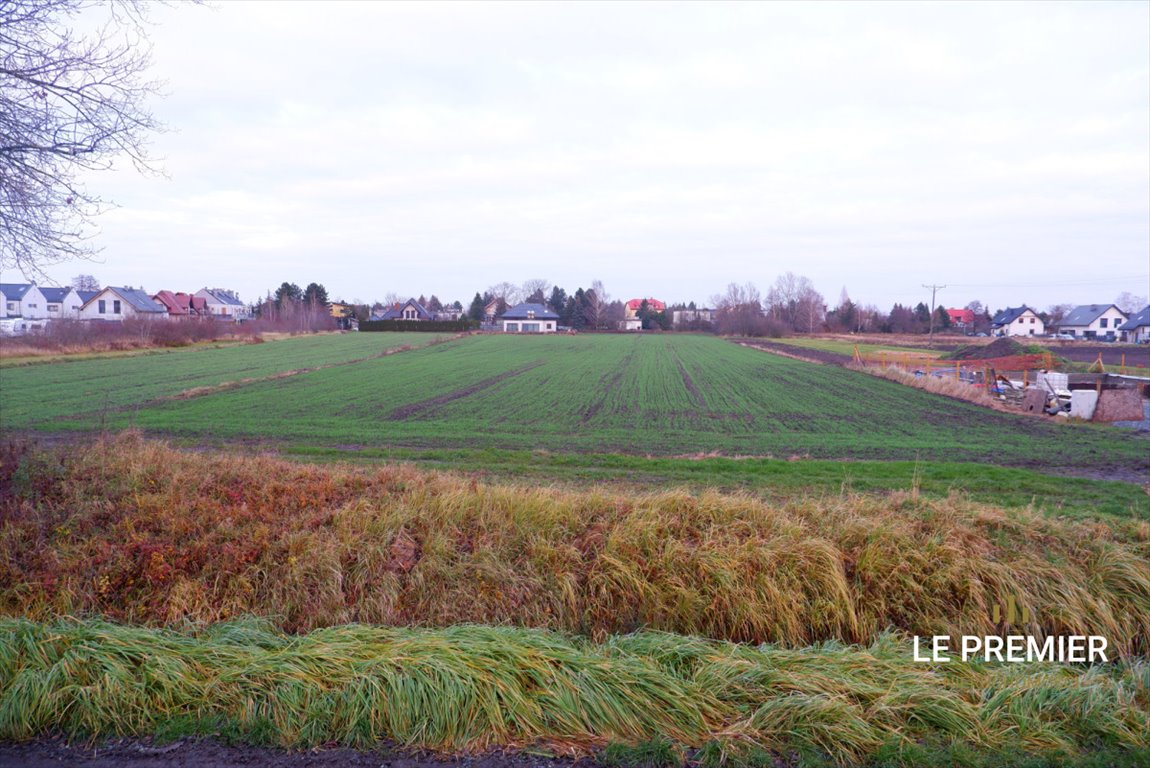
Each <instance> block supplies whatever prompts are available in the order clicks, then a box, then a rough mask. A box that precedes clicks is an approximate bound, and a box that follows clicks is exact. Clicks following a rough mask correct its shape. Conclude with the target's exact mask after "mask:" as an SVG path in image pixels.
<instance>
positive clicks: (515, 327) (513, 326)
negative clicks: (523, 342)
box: [507, 323, 519, 333]
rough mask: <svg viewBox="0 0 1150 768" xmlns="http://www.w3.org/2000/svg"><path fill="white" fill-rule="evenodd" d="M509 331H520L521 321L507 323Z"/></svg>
mask: <svg viewBox="0 0 1150 768" xmlns="http://www.w3.org/2000/svg"><path fill="white" fill-rule="evenodd" d="M507 332H508V333H519V323H508V324H507Z"/></svg>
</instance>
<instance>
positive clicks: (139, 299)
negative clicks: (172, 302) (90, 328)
mask: <svg viewBox="0 0 1150 768" xmlns="http://www.w3.org/2000/svg"><path fill="white" fill-rule="evenodd" d="M167 316H168V311H167V310H166V309H165V308H164V305H163V304H160V303H159V302H157V301H156V300H155V299H153V298H152V297H151V296H149V295H148V294H147V292H146V291H144V290H141V289H139V288H128V287H120V286H114V285H109V286H108V287H107V288H105V289H103V290H102V291H99V292H98V293H97V294H96V295H95V296H93V297H92V298H90V299H88V300H87V301H85V302H84V304H83V306H81V307H80V319H81V320H120V321H122V320H124V319H125V318H128V317H147V318H154V319H166V318H167Z"/></svg>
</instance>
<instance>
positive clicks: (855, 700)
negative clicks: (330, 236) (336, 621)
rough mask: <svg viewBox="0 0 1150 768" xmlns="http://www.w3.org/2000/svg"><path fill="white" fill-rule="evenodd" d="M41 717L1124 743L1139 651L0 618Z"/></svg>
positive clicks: (950, 745) (915, 751) (836, 743)
mask: <svg viewBox="0 0 1150 768" xmlns="http://www.w3.org/2000/svg"><path fill="white" fill-rule="evenodd" d="M57 731H63V732H64V733H66V734H68V735H70V736H72V737H82V736H95V737H101V736H141V735H154V734H160V735H161V736H165V737H167V738H177V737H181V736H185V735H192V734H202V735H217V736H219V735H223V736H224V737H225V738H232V739H236V740H242V741H248V742H254V743H257V744H272V745H278V746H284V747H312V746H319V745H327V744H341V745H346V746H352V747H360V748H371V747H375V746H378V745H379V744H380V743H381V742H392V743H397V744H399V745H402V746H406V747H411V748H420V749H432V750H437V751H441V752H460V751H477V750H488V749H492V748H522V747H543V748H546V749H550V750H553V751H556V752H562V753H567V754H586V753H589V752H592V751H595V750H598V749H601V748H603V747H605V746H608V745H611V744H617V745H631V748H630V750H629V751H628V750H627V749H623V748H620V747H614V748H613V749H612V748H608V750H607V751H606V752H605V753H604V757H605V758H607V760H608V761H611V760H614V761H615V764H618V765H625V764H635V763H636V762H645V763H646V764H650V765H667V764H673V763H674V761H675V759H676V755H678V754H686V753H687V751H688V750H690V751H691V752H692V753H693V754H694V755H696V756H697V757H698V758H699V759H700V762H703V763H704V764H706V765H713V766H718V765H756V764H758V765H762V764H764V762H762V761H761V756H763V755H773V756H793V755H799V756H805V757H808V758H809V759H811V760H825V761H833V762H835V763H837V764H840V765H846V764H859V763H871V764H886V765H891V764H898V765H910V764H914V763H912V762H908V760H912V759H914V758H915V757H916V756H922V755H924V754H928V752H927V749H926V747H925V746H924V745H938V746H937V749H942V750H946V751H948V752H949V753H950V754H951V755H956V754H962V753H965V754H967V755H971V756H974V757H975V758H978V757H979V756H980V755H981V756H986V755H990V754H999V755H1001V754H1003V752H1004V751H1005V750H1009V751H1010V752H1012V753H1013V754H1014V755H1015V756H1020V755H1026V756H1029V757H1032V758H1039V759H1041V758H1047V757H1048V758H1057V757H1059V756H1066V755H1082V754H1083V752H1086V753H1089V752H1090V751H1092V750H1107V751H1109V753H1110V754H1122V755H1133V756H1137V755H1138V754H1139V751H1141V752H1142V753H1143V754H1144V753H1145V750H1146V749H1147V747H1148V746H1150V670H1148V669H1147V667H1146V665H1145V662H1135V663H1133V664H1115V665H1108V666H1105V667H1092V668H1077V667H1071V666H1065V665H1059V664H1030V665H1019V664H998V665H994V664H982V663H962V662H952V663H948V664H923V663H914V662H912V661H910V649H909V648H908V647H907V645H906V644H905V643H903V642H901V641H899V640H898V639H897V638H895V637H893V636H891V635H883V636H881V637H879V638H877V639H876V641H875V642H874V643H873V644H871V645H869V646H868V647H859V646H845V647H844V646H838V645H823V646H818V647H812V648H804V649H798V650H785V649H780V648H776V647H770V646H760V647H751V646H742V645H734V644H729V643H720V642H715V641H708V640H702V639H699V638H692V637H682V636H676V635H668V634H662V633H653V632H643V633H638V634H631V635H622V636H613V637H609V638H606V639H605V640H604V641H603V642H600V643H594V642H591V641H588V640H582V639H578V638H573V637H570V636H567V635H562V634H556V633H551V632H544V631H538V630H523V629H514V628H508V627H484V626H457V627H452V628H449V629H442V630H427V629H387V628H378V627H368V626H361V625H352V626H340V627H331V628H327V629H323V630H317V631H314V632H311V633H309V634H307V635H303V636H288V635H284V634H282V633H280V632H277V631H275V630H273V629H271V628H269V627H267V626H266V625H264V624H261V623H259V622H255V621H251V620H248V621H239V622H231V623H226V624H221V625H214V626H208V627H201V628H198V629H196V630H193V631H185V632H177V631H172V630H154V629H144V628H138V627H126V626H118V625H115V624H109V623H105V622H102V621H95V620H89V621H75V620H63V621H56V622H52V623H49V624H39V623H36V622H31V621H27V620H23V619H7V620H0V738H4V739H18V740H19V739H28V738H33V737H35V736H38V735H43V734H46V733H50V732H57ZM756 757H758V758H759V759H756ZM765 764H767V765H770V764H772V763H769V762H768V763H765Z"/></svg>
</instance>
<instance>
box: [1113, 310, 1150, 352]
mask: <svg viewBox="0 0 1150 768" xmlns="http://www.w3.org/2000/svg"><path fill="white" fill-rule="evenodd" d="M1118 333H1119V334H1121V336H1120V338H1121V340H1122V341H1132V342H1134V343H1135V344H1150V304H1148V305H1146V306H1145V307H1142V309H1141V310H1140V311H1138V312H1136V313H1134V314H1133V315H1131V316H1130V319H1129V320H1127V321H1126V322H1125V323H1123V324H1122V325H1120V326H1118Z"/></svg>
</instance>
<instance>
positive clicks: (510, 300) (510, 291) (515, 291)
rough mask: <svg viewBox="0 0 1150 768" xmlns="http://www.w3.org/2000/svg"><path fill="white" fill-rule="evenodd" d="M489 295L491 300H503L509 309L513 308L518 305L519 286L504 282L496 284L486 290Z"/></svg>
mask: <svg viewBox="0 0 1150 768" xmlns="http://www.w3.org/2000/svg"><path fill="white" fill-rule="evenodd" d="M487 292H488V293H489V294H491V298H492V299H503V301H504V302H505V303H506V304H507V306H509V307H513V306H515V305H516V304H518V303H519V298H520V296H519V286H517V285H515V284H513V283H509V282H507V281H506V280H505V281H503V282H502V283H496V284H495V285H493V286H491V287H490V288H488V289H487Z"/></svg>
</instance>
